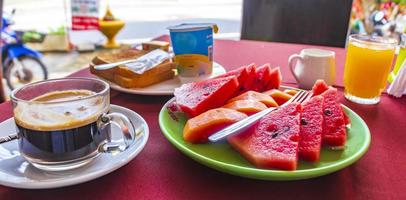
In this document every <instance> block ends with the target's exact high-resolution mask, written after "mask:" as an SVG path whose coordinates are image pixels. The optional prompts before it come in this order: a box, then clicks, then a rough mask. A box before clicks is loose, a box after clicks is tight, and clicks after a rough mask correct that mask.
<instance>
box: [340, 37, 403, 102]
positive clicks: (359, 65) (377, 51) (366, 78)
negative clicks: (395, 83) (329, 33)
mask: <svg viewBox="0 0 406 200" xmlns="http://www.w3.org/2000/svg"><path fill="white" fill-rule="evenodd" d="M396 44H397V41H396V40H395V39H391V38H384V37H376V36H369V35H350V38H349V44H348V47H347V59H346V62H345V69H344V88H345V92H344V94H345V97H346V98H347V99H348V100H350V101H353V102H356V103H360V104H376V103H378V102H379V97H380V96H381V92H382V90H384V89H385V87H386V80H387V77H388V74H389V71H390V69H391V66H392V61H393V58H394V56H395V48H396Z"/></svg>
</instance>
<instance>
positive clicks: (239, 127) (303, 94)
mask: <svg viewBox="0 0 406 200" xmlns="http://www.w3.org/2000/svg"><path fill="white" fill-rule="evenodd" d="M311 97H312V92H309V91H304V90H299V91H298V92H297V93H296V94H295V95H294V96H293V97H292V98H291V99H289V101H287V102H285V103H284V104H282V105H281V106H279V107H271V108H267V109H265V110H263V111H261V112H258V113H256V114H254V115H251V116H249V117H247V118H244V119H243V120H241V121H238V122H236V123H234V124H232V125H230V126H228V127H226V128H224V129H223V130H221V131H218V132H216V133H214V134H213V135H211V136H209V141H210V142H217V141H219V140H221V139H223V138H226V137H227V136H229V135H232V134H237V133H241V132H243V131H245V130H246V129H248V128H249V127H251V126H252V125H253V124H254V123H255V122H257V121H258V120H259V119H261V118H262V117H264V116H265V115H267V114H268V113H270V112H272V111H274V110H276V109H278V108H281V107H283V106H286V105H288V104H289V103H292V102H298V103H303V102H304V101H306V100H308V99H310V98H311Z"/></svg>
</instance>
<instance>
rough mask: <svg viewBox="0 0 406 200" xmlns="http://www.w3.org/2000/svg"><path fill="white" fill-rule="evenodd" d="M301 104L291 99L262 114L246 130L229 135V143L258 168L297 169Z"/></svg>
mask: <svg viewBox="0 0 406 200" xmlns="http://www.w3.org/2000/svg"><path fill="white" fill-rule="evenodd" d="M300 113H301V105H300V104H298V103H292V104H289V105H286V106H284V107H281V108H279V109H278V110H276V111H274V112H271V113H270V114H268V115H266V116H265V117H263V118H262V119H261V120H260V121H259V122H257V123H256V124H255V125H254V126H252V127H251V128H249V129H248V130H247V131H245V132H243V133H241V134H238V135H232V136H230V137H228V142H229V143H230V145H231V146H232V147H233V148H234V149H236V150H237V151H238V152H239V153H241V154H242V156H244V157H245V158H246V159H247V160H248V161H250V162H251V163H252V164H254V165H255V166H257V167H259V168H275V169H284V170H295V169H296V167H297V160H298V143H299V131H300Z"/></svg>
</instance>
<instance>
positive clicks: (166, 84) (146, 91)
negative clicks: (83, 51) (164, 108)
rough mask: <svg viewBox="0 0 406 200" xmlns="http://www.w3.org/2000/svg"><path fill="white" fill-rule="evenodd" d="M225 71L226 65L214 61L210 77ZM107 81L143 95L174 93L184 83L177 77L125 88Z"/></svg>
mask: <svg viewBox="0 0 406 200" xmlns="http://www.w3.org/2000/svg"><path fill="white" fill-rule="evenodd" d="M224 73H226V70H225V69H224V67H223V66H221V65H220V64H218V63H216V62H213V73H212V75H211V76H210V77H215V76H218V75H221V74H224ZM103 80H105V79H103ZM105 81H106V82H108V83H109V84H110V87H111V88H112V89H114V90H117V91H120V92H125V93H130V94H141V95H172V94H173V92H174V90H175V88H177V87H180V86H181V85H182V84H181V82H180V80H179V79H178V78H177V77H175V78H173V79H170V80H166V81H163V82H160V83H157V84H154V85H151V86H148V87H144V88H124V87H121V86H119V85H117V84H116V83H113V82H110V81H108V80H105Z"/></svg>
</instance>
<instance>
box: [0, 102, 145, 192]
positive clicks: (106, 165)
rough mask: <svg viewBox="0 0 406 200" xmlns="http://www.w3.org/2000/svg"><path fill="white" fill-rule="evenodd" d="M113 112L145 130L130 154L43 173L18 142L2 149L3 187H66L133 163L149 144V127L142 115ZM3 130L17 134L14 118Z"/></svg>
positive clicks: (0, 126)
mask: <svg viewBox="0 0 406 200" xmlns="http://www.w3.org/2000/svg"><path fill="white" fill-rule="evenodd" d="M110 110H111V111H112V112H119V113H123V114H124V115H126V116H127V117H128V118H129V119H130V120H131V121H132V122H133V123H134V126H135V127H139V128H141V129H144V131H143V133H142V134H141V135H139V136H138V137H137V138H136V141H135V142H134V143H133V144H132V145H131V146H130V147H129V148H128V149H127V150H125V151H124V152H121V153H118V154H116V155H113V154H109V153H102V154H101V155H100V156H98V157H97V158H95V159H94V160H93V161H92V162H91V163H89V164H87V165H85V166H83V167H81V168H78V169H74V170H67V171H61V172H47V171H42V170H39V169H37V168H35V167H34V166H32V165H31V164H29V163H28V162H27V161H25V160H24V158H23V157H21V156H20V153H19V151H18V144H17V141H15V140H14V141H11V142H8V143H4V144H1V145H0V185H4V186H8V187H14V188H25V189H45V188H58V187H64V186H69V185H75V184H79V183H83V182H86V181H90V180H93V179H96V178H98V177H101V176H104V175H106V174H108V173H110V172H112V171H114V170H116V169H118V168H120V167H122V166H123V165H125V164H127V163H128V162H130V161H131V160H132V159H133V158H134V157H135V156H137V155H138V154H139V153H140V151H141V150H142V149H143V148H144V146H145V144H146V143H147V140H148V136H149V128H148V125H147V123H146V122H145V120H144V119H143V118H142V117H141V116H140V115H138V114H137V113H135V112H134V111H132V110H129V109H127V108H123V107H121V106H116V105H111V107H110ZM0 130H1V131H0V136H6V135H8V134H11V133H14V132H15V131H16V127H15V124H14V119H13V118H10V119H8V120H6V121H4V122H3V123H1V124H0ZM112 131H119V129H118V128H116V127H112Z"/></svg>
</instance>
